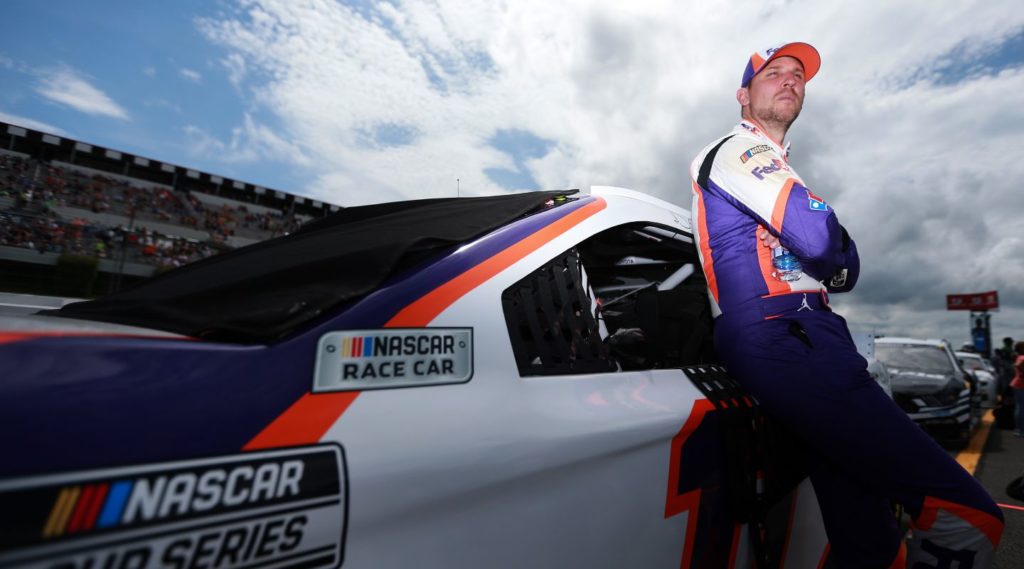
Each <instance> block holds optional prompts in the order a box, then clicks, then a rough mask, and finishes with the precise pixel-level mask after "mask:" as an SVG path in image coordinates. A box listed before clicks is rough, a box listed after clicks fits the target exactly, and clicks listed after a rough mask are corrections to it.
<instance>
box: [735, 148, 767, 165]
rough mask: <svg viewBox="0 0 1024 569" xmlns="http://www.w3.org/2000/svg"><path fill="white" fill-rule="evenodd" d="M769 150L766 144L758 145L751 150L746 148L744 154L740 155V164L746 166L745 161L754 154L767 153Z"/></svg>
mask: <svg viewBox="0 0 1024 569" xmlns="http://www.w3.org/2000/svg"><path fill="white" fill-rule="evenodd" d="M771 149H772V147H771V146H768V145H767V144H759V145H757V146H755V147H753V148H748V149H747V151H746V152H744V153H743V154H740V162H742V163H744V164H746V163H747V160H750V159H751V158H752V157H753V156H754V155H755V154H760V153H762V152H768V151H769V150H771Z"/></svg>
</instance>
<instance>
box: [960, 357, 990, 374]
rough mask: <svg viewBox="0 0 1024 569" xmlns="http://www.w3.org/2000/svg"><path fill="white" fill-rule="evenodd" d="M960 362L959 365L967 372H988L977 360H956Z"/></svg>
mask: <svg viewBox="0 0 1024 569" xmlns="http://www.w3.org/2000/svg"><path fill="white" fill-rule="evenodd" d="M957 360H959V361H960V365H962V366H964V369H966V370H967V371H978V370H979V369H980V370H983V371H988V370H986V369H985V364H983V363H982V362H981V360H980V359H978V358H957Z"/></svg>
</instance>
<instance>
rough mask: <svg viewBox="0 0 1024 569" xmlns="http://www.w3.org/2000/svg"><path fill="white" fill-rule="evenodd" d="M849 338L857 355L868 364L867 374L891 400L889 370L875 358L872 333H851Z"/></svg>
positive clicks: (873, 335)
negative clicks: (855, 348)
mask: <svg viewBox="0 0 1024 569" xmlns="http://www.w3.org/2000/svg"><path fill="white" fill-rule="evenodd" d="M850 336H851V337H852V338H853V343H854V345H855V346H857V353H859V354H860V355H861V356H863V357H864V359H865V360H867V362H868V373H870V374H871V377H872V379H874V380H875V382H876V383H878V386H879V387H881V388H882V390H883V391H885V394H886V395H888V396H889V398H892V378H891V377H890V376H889V369H888V368H887V367H886V365H885V363H883V362H882V361H881V360H879V359H878V358H876V357H875V338H876V336H875V334H874V333H873V332H865V331H852V330H851V332H850Z"/></svg>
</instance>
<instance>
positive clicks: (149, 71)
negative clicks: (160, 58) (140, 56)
mask: <svg viewBox="0 0 1024 569" xmlns="http://www.w3.org/2000/svg"><path fill="white" fill-rule="evenodd" d="M142 74H143V75H145V76H146V77H156V67H153V66H152V65H147V66H145V67H143V68H142Z"/></svg>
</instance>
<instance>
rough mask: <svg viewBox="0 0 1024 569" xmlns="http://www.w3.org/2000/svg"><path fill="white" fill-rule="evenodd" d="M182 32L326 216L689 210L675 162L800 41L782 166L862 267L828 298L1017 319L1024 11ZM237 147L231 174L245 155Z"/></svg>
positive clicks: (370, 10)
mask: <svg viewBox="0 0 1024 569" xmlns="http://www.w3.org/2000/svg"><path fill="white" fill-rule="evenodd" d="M198 27H199V29H200V31H201V32H202V33H203V34H204V35H205V37H207V38H208V39H209V40H210V41H211V42H213V43H215V44H216V45H218V46H220V47H221V48H222V49H224V50H225V51H226V53H227V55H226V56H225V61H230V62H231V63H230V67H229V68H230V69H236V70H238V73H239V80H238V81H237V82H236V86H239V85H241V83H242V80H241V77H244V78H245V84H246V89H245V90H244V91H242V92H243V94H244V96H245V97H246V102H247V104H249V105H251V106H252V107H253V108H254V109H257V110H259V111H261V112H263V113H266V114H267V115H268V116H272V117H274V119H275V124H278V125H280V128H279V130H275V131H274V137H275V139H276V140H277V143H278V145H279V147H281V148H286V149H302V150H301V153H299V154H300V155H301V156H304V157H308V164H309V169H310V172H311V173H312V175H313V176H314V182H313V185H312V186H310V187H307V188H301V189H298V191H300V192H303V193H309V194H315V195H317V196H318V197H319V199H323V200H325V201H328V202H331V203H338V204H343V205H355V204H361V203H371V202H377V201H385V200H391V199H402V198H422V197H432V196H447V195H453V194H454V191H453V190H454V186H455V179H456V178H458V179H459V183H460V186H461V190H462V193H463V195H479V194H494V193H500V192H503V191H505V189H504V188H503V187H502V185H503V184H502V183H499V182H503V183H504V184H505V185H509V184H510V183H513V184H518V183H519V182H515V181H514V180H513V181H512V182H510V181H509V180H510V178H509V177H511V176H513V175H514V176H517V178H516V180H531V181H533V182H535V183H536V184H537V185H539V187H541V188H544V189H558V188H567V187H584V188H585V187H588V186H590V185H592V184H612V185H619V186H626V187H633V188H636V189H639V190H641V191H644V192H647V193H650V194H653V195H656V196H658V197H661V198H664V199H667V200H668V201H671V202H675V203H679V204H682V205H684V206H688V205H689V201H690V192H689V173H688V169H689V165H690V161H691V159H692V157H693V156H694V155H695V154H696V153H697V152H698V150H699V149H700V148H701V147H702V146H704V145H705V144H707V143H708V142H709V141H710V140H712V139H713V138H715V137H717V136H719V135H721V134H723V133H724V132H725V131H726V130H728V128H730V127H731V125H732V124H733V123H735V121H736V120H737V118H738V109H737V107H736V103H735V100H734V98H733V94H734V92H735V89H736V87H737V86H738V82H739V78H740V75H741V73H742V69H743V65H744V63H745V61H746V59H747V57H748V56H749V54H750V53H752V52H753V51H755V50H757V49H761V48H763V47H765V46H769V45H773V44H777V43H779V42H780V41H786V40H803V41H808V42H810V43H812V44H813V45H815V46H816V47H818V49H819V50H820V51H821V52H822V54H823V60H824V61H823V67H822V70H821V72H820V73H819V75H818V76H817V77H816V78H815V80H814V81H813V82H812V83H811V84H810V85H809V87H808V99H807V104H806V106H805V109H804V113H803V116H802V117H801V119H800V120H799V121H798V122H797V124H796V125H795V127H794V129H793V130H792V132H791V139H792V140H793V143H794V155H793V164H794V166H795V168H796V169H797V170H798V171H799V172H800V173H801V175H802V177H803V178H804V179H805V181H806V182H807V183H808V185H810V186H811V187H812V188H813V189H814V190H815V192H816V193H818V194H819V195H821V196H823V197H825V198H826V199H827V200H828V201H829V202H830V203H831V204H832V205H833V206H835V208H836V210H837V211H838V212H839V215H840V218H841V220H842V221H843V223H844V225H846V226H847V227H848V228H850V231H851V233H852V234H853V236H854V238H855V239H856V240H857V242H858V246H859V249H860V251H861V255H862V258H863V276H862V279H861V284H860V286H859V287H858V291H856V292H855V293H853V294H852V295H848V298H847V299H846V300H837V302H840V303H842V304H844V305H845V306H846V307H847V308H848V309H849V310H850V313H851V314H852V315H855V316H856V319H859V320H860V321H862V322H864V323H870V322H882V321H885V319H886V318H889V317H890V316H891V315H894V314H898V315H899V316H900V318H902V319H904V321H906V322H911V321H912V322H916V323H918V324H915V326H916V325H920V326H924V327H927V326H930V325H935V326H941V327H946V326H952V324H951V323H952V322H954V321H955V320H956V319H957V318H960V316H962V315H959V316H953V315H950V314H947V313H946V312H945V311H944V304H943V300H944V295H945V294H946V293H951V292H969V291H972V290H991V289H999V291H1000V294H1001V295H1002V298H1004V302H1005V303H1007V305H1008V306H1010V307H1012V308H1008V309H1007V310H1006V311H1005V312H1004V314H1005V315H1006V316H1009V315H1011V314H1017V315H1019V314H1020V312H1012V311H1013V310H1018V309H1020V308H1024V278H1022V277H1024V275H1022V271H1024V268H1022V267H1024V262H1022V261H1020V260H1019V258H1020V257H1019V254H1017V253H1015V251H1019V246H1020V243H1019V241H1015V239H1019V236H1020V235H1021V228H1022V225H1021V222H1020V221H1019V211H1021V206H1022V205H1024V204H1022V198H1021V197H1020V195H1019V189H1018V186H1019V180H1020V179H1022V175H1024V171H1022V170H1024V161H1020V160H1016V159H1014V158H1013V157H1014V156H1016V153H1017V148H1018V146H1019V133H1020V132H1021V131H1022V129H1024V116H1022V115H1021V114H1020V112H1019V109H1018V108H1017V107H1018V106H1019V105H1018V104H1017V102H1016V100H1015V99H1014V98H1013V97H1008V96H1007V95H1006V94H1007V93H1020V92H1022V91H1024V67H1022V65H1021V61H1020V59H1021V58H1020V57H1019V56H1013V55H1012V54H1013V52H1014V48H1013V46H1014V45H1019V38H1020V36H1021V34H1022V31H1024V12H1021V11H1020V10H1016V9H1015V8H1014V5H1013V4H1012V3H1010V2H1008V1H1005V0H1004V1H1000V2H989V1H983V0H973V1H967V2H961V3H957V4H955V5H949V6H944V7H943V9H942V10H936V9H935V8H934V4H933V3H929V2H926V1H924V0H915V1H907V2H899V3H891V2H890V3H887V2H868V3H858V4H856V5H852V4H851V5H845V4H834V3H821V2H812V1H809V0H797V1H794V2H789V3H786V4H785V6H784V7H783V6H782V5H781V4H780V3H777V2H775V3H764V2H756V1H750V2H746V3H741V4H739V5H736V4H735V3H726V2H709V3H703V4H697V5H692V6H689V7H688V8H687V9H686V10H680V9H679V7H678V5H677V4H676V3H673V2H667V1H666V2H636V3H628V4H623V3H622V2H617V1H612V0H608V1H596V0H575V1H573V0H570V1H567V2H556V3H552V2H541V1H534V2H531V1H528V0H522V1H519V2H511V3H497V2H468V1H465V0H462V1H458V2H456V1H447V0H439V1H414V0H413V1H396V2H391V3H380V4H375V5H365V4H362V3H360V5H359V7H358V8H354V7H348V6H345V5H342V4H338V3H335V2H328V1H320V2H312V3H308V4H302V5H298V4H296V3H293V2H287V1H285V0H259V1H246V2H242V3H239V5H238V7H237V9H235V10H234V11H233V12H228V13H227V14H226V15H224V16H223V17H219V18H211V19H203V20H200V21H199V23H198ZM736 30H745V32H744V34H743V35H742V40H740V41H737V40H736V39H735V38H736ZM1014 42H1018V43H1014ZM1017 51H1019V50H1017ZM246 120H247V121H248V120H250V119H246ZM389 125H390V126H389ZM240 128H241V130H242V131H243V132H248V131H247V128H246V127H245V125H243V126H242V127H240ZM395 129H397V130H395ZM502 132H523V133H528V134H529V136H530V137H535V138H536V139H538V140H543V141H545V144H544V145H543V147H542V149H541V150H542V151H540V152H536V153H532V154H530V155H528V156H517V155H516V153H515V152H514V148H511V147H509V146H507V145H505V146H503V145H502V144H500V143H498V144H494V143H493V142H494V141H495V140H496V137H498V134H499V133H502ZM389 133H390V134H391V135H394V136H392V138H395V139H397V140H398V141H399V142H400V143H399V144H388V143H386V142H387V141H388V139H389ZM498 139H500V137H498ZM368 140H369V141H381V140H383V141H384V142H385V143H380V144H375V143H368V142H367V141H368ZM234 141H237V145H238V146H237V147H236V150H237V152H238V154H239V155H241V156H254V155H259V152H257V151H255V150H254V149H255V148H258V147H260V145H261V144H263V143H262V142H260V138H259V137H255V136H253V137H249V136H240V137H238V138H235V139H233V142H234ZM249 145H252V148H249ZM226 147H231V144H227V145H226ZM263 148H265V149H266V146H264V147H263ZM285 154H288V153H287V152H286V153H285ZM489 172H490V173H491V174H495V173H498V175H497V177H498V180H497V181H496V180H494V179H492V178H491V177H490V176H488V173H489ZM503 176H505V177H504V178H503ZM999 318H1003V314H1001V315H1000V316H998V317H997V318H996V319H994V322H997V321H999ZM963 320H966V318H963ZM1005 322H1007V323H1008V322H1009V319H1008V318H1007V319H1006V320H1005ZM996 325H997V326H998V325H1000V324H998V323H997V324H996ZM1014 326H1017V327H1018V328H1019V332H1020V334H1019V335H1024V324H1014ZM917 329H921V330H923V329H925V328H917ZM943 329H949V330H954V328H943ZM955 329H958V330H961V332H962V334H964V335H965V334H966V327H965V326H957V327H956V328H955ZM951 339H953V338H951Z"/></svg>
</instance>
